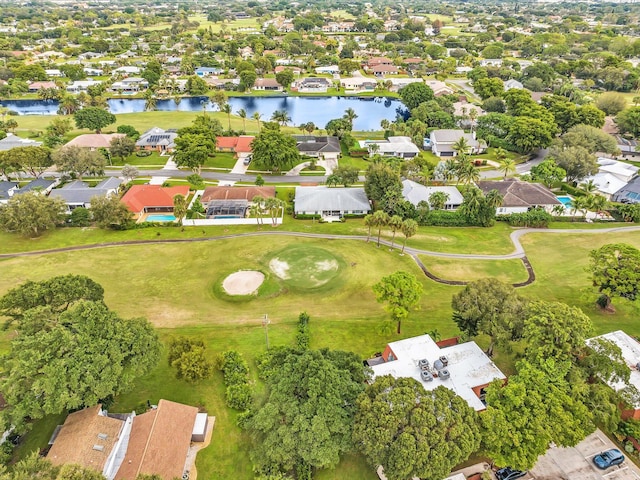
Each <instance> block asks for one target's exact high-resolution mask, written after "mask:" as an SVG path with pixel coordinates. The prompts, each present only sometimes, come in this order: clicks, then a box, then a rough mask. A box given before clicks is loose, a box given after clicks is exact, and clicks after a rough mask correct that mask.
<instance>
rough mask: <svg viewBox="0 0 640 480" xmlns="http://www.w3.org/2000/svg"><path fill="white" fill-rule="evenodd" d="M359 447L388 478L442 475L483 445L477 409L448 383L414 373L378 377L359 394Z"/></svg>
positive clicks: (436, 479)
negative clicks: (430, 385) (429, 383)
mask: <svg viewBox="0 0 640 480" xmlns="http://www.w3.org/2000/svg"><path fill="white" fill-rule="evenodd" d="M357 406H358V412H357V414H356V419H355V425H354V429H353V438H354V441H355V443H356V446H357V448H358V449H359V450H360V451H361V452H362V453H363V454H364V456H365V457H366V459H367V462H368V463H369V464H370V465H371V467H373V468H374V469H375V468H377V467H378V466H379V465H382V467H383V468H384V474H385V476H386V477H387V478H388V479H389V480H406V479H410V478H416V477H418V478H421V479H423V480H440V479H442V478H444V477H446V476H447V475H449V473H450V472H451V470H452V468H453V467H455V466H456V465H458V464H460V463H461V462H464V461H465V460H466V459H467V458H468V457H469V455H470V454H471V453H473V452H475V451H476V450H477V449H478V446H479V444H480V434H479V428H478V417H477V415H476V412H475V411H474V410H473V409H472V408H471V407H469V405H468V404H467V402H465V401H464V400H463V399H462V398H460V397H459V396H457V395H456V394H455V393H454V392H452V391H451V390H450V389H448V388H445V387H443V386H439V387H437V388H436V389H435V390H431V391H428V390H425V388H424V387H423V386H422V385H421V384H420V383H419V382H418V381H417V380H415V379H413V378H397V379H396V378H393V377H392V376H391V375H386V376H383V377H378V378H376V380H375V382H374V383H373V384H372V385H370V386H368V387H367V389H366V390H365V392H364V393H363V394H362V395H360V397H359V398H358V404H357Z"/></svg>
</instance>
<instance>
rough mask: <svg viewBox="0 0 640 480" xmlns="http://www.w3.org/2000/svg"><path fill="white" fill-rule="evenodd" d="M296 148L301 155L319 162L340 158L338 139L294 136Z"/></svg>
mask: <svg viewBox="0 0 640 480" xmlns="http://www.w3.org/2000/svg"><path fill="white" fill-rule="evenodd" d="M293 138H295V140H296V146H297V147H298V151H299V152H300V154H301V155H306V156H307V157H315V158H319V159H321V160H337V159H338V158H339V157H340V152H341V150H340V140H339V139H338V137H330V136H321V137H314V136H312V135H294V136H293Z"/></svg>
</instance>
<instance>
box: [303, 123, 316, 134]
mask: <svg viewBox="0 0 640 480" xmlns="http://www.w3.org/2000/svg"><path fill="white" fill-rule="evenodd" d="M304 125H305V130H306V131H307V133H308V134H309V135H311V134H312V133H313V131H314V130H316V129H317V128H318V127H316V124H315V123H313V122H307V123H305V124H304Z"/></svg>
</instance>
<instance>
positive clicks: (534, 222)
mask: <svg viewBox="0 0 640 480" xmlns="http://www.w3.org/2000/svg"><path fill="white" fill-rule="evenodd" d="M496 220H498V221H502V222H507V223H508V224H509V225H511V226H512V227H530V228H547V227H548V226H549V223H550V222H551V221H553V217H552V216H551V214H550V213H548V212H546V211H544V210H541V209H537V208H535V209H533V210H529V211H528V212H525V213H512V214H509V215H499V216H498V217H496Z"/></svg>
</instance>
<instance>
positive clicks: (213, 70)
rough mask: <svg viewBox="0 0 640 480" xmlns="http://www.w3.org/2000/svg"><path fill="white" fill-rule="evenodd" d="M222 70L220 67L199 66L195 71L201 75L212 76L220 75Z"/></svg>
mask: <svg viewBox="0 0 640 480" xmlns="http://www.w3.org/2000/svg"><path fill="white" fill-rule="evenodd" d="M222 72H223V70H222V69H221V68H218V67H198V68H196V69H195V71H194V73H195V74H196V75H197V76H199V77H212V76H214V75H220V74H221V73H222Z"/></svg>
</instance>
